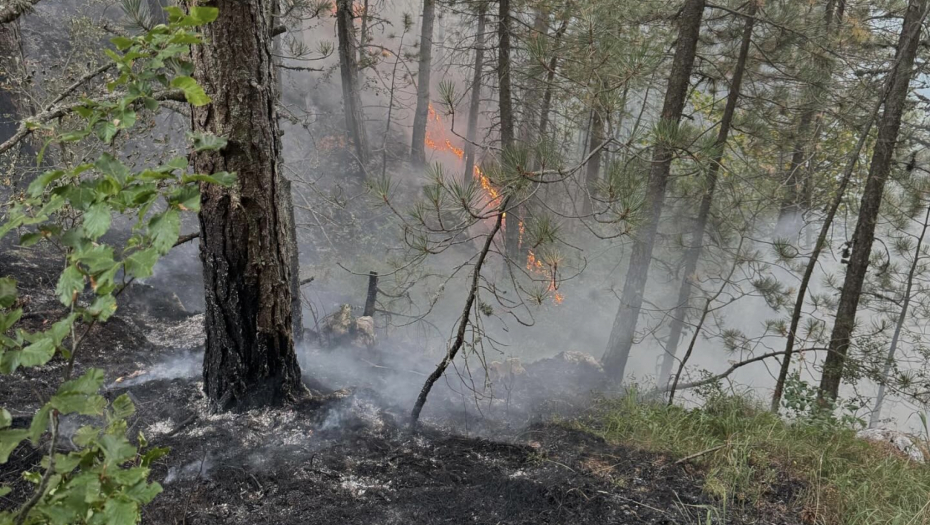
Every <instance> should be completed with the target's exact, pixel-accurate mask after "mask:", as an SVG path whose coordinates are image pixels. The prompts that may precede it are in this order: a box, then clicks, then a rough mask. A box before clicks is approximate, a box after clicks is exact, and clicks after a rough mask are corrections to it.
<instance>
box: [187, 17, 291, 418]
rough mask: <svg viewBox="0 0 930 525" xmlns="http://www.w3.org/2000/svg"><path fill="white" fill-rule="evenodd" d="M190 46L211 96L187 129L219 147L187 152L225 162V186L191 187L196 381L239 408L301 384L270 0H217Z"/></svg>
mask: <svg viewBox="0 0 930 525" xmlns="http://www.w3.org/2000/svg"><path fill="white" fill-rule="evenodd" d="M212 5H213V6H215V7H217V8H219V17H218V18H217V20H216V21H215V22H214V23H212V24H210V25H208V26H206V27H204V28H203V36H204V43H203V44H202V45H198V46H194V48H193V50H192V52H191V55H192V59H193V62H194V67H195V72H194V76H195V78H196V79H197V81H198V82H200V84H201V85H202V86H203V88H204V90H205V91H206V92H207V93H208V94H209V95H210V96H211V97H212V99H213V102H212V103H211V104H208V105H206V106H203V107H197V108H192V111H191V122H192V128H193V130H194V131H195V132H197V131H202V132H209V133H213V134H216V135H219V136H223V137H225V138H226V139H227V140H228V144H227V145H226V147H225V148H223V150H222V151H204V152H199V153H193V154H192V155H191V161H192V164H193V167H194V169H195V170H196V171H197V172H198V173H207V174H209V173H216V172H220V171H229V172H235V173H236V174H237V175H238V177H237V182H236V184H235V185H234V186H233V187H231V188H224V187H220V186H218V185H209V184H204V185H203V186H202V187H201V210H200V232H201V234H200V246H201V249H200V255H201V259H202V261H203V272H204V285H205V291H206V312H205V329H206V335H207V340H206V353H205V355H204V363H203V377H204V390H205V391H206V394H207V396H208V398H209V399H210V401H211V403H212V404H213V406H214V408H216V409H219V410H226V409H247V408H251V407H255V406H261V405H266V404H280V403H283V402H286V401H289V400H292V399H293V398H295V397H296V396H297V394H298V393H299V392H300V391H301V389H302V386H301V380H300V367H299V366H298V364H297V357H296V355H295V353H294V341H293V334H292V317H291V308H292V301H291V289H290V283H291V274H290V272H291V266H290V264H291V257H292V255H293V254H292V253H291V250H290V248H289V247H290V246H292V245H291V244H289V243H288V242H287V225H286V222H287V220H286V218H285V217H282V207H281V206H280V203H279V200H280V199H281V190H280V186H281V185H282V184H284V179H283V175H282V174H281V173H280V171H279V164H278V156H279V152H280V148H281V145H280V139H279V135H278V126H277V119H276V114H275V103H276V101H277V99H278V96H277V84H276V82H275V76H274V75H275V69H274V61H273V58H272V40H271V28H272V27H273V26H274V18H273V14H272V13H273V4H272V1H271V0H244V1H232V0H217V1H215V2H212Z"/></svg>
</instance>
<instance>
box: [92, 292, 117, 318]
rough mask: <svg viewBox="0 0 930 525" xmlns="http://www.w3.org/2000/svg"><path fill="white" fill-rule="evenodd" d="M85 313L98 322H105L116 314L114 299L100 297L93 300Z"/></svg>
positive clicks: (108, 296)
mask: <svg viewBox="0 0 930 525" xmlns="http://www.w3.org/2000/svg"><path fill="white" fill-rule="evenodd" d="M87 313H88V314H90V315H91V316H92V317H96V318H97V319H98V320H100V321H106V320H107V319H109V318H110V316H111V315H113V314H114V313H116V298H115V297H113V296H112V295H101V296H100V297H97V298H96V299H94V303H93V304H91V305H90V307H89V308H88V309H87Z"/></svg>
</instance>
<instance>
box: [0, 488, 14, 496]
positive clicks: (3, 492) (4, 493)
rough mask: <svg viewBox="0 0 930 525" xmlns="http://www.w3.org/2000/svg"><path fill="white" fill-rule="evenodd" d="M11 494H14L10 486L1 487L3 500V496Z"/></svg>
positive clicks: (0, 492)
mask: <svg viewBox="0 0 930 525" xmlns="http://www.w3.org/2000/svg"><path fill="white" fill-rule="evenodd" d="M10 492H13V489H12V488H10V487H9V486H8V485H0V498H2V497H3V496H6V495H7V494H9V493H10Z"/></svg>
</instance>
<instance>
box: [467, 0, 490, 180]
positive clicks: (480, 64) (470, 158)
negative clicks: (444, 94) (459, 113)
mask: <svg viewBox="0 0 930 525" xmlns="http://www.w3.org/2000/svg"><path fill="white" fill-rule="evenodd" d="M487 13H488V4H487V3H486V2H484V1H482V2H479V4H478V32H477V33H476V34H475V72H474V75H473V76H472V79H471V99H470V101H469V104H468V129H467V130H466V131H465V138H466V140H465V180H468V178H469V177H472V176H473V175H474V171H475V141H476V140H477V138H478V114H479V112H480V110H481V74H482V70H483V69H484V40H485V35H484V31H485V23H486V20H487Z"/></svg>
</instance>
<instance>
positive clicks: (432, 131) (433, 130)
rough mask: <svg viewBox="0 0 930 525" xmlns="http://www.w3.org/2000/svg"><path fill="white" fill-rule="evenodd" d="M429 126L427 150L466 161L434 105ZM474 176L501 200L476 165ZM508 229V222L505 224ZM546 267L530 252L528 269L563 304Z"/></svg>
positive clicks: (522, 229)
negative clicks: (543, 278) (447, 154)
mask: <svg viewBox="0 0 930 525" xmlns="http://www.w3.org/2000/svg"><path fill="white" fill-rule="evenodd" d="M428 122H429V124H428V125H427V127H426V137H425V139H424V140H423V143H424V144H425V145H426V147H427V148H429V149H431V150H433V151H439V152H442V151H448V152H450V153H452V154H453V155H455V156H456V157H458V159H459V160H464V159H465V150H464V149H462V148H459V147H456V146H455V145H454V144H452V140H451V139H450V138H448V137H447V136H446V127H445V125H444V124H443V121H442V117H441V116H440V115H439V113H437V112H436V110H435V109H434V108H433V105H432V104H430V105H429V118H428ZM474 176H475V178H476V179H477V180H478V183H479V184H481V188H482V189H483V190H484V192H485V194H486V195H487V196H488V199H489V200H490V202H492V203H493V202H496V201H497V200H499V198H500V192H498V191H497V189H496V188H495V187H494V186H493V185H492V184H491V181H490V179H488V177H487V176H485V175H484V173H482V171H481V168H480V167H478V166H477V165H475V167H474ZM506 218H507V215H506V214H504V220H505V221H506ZM504 227H505V228H506V222H505V223H504ZM519 229H520V237H519V241H518V242H519V245H522V244H523V235H524V233H525V231H526V225H525V224H524V223H523V221H520V222H519ZM546 266H547V265H544V264H543V262H542V261H540V260H539V259H537V258H536V254H535V253H533V250H529V251H528V252H527V255H526V269H527V270H528V271H530V272H532V273H534V274H536V275H538V276H543V277H545V278H546V279H547V280H548V281H549V287H548V288H547V289H546V291H547V292H549V293H552V300H553V302H555V304H562V301H564V300H565V297H564V296H563V295H562V294H561V293H559V292H558V283H557V280H556V267H555V266H553V267H552V270H551V271H550V270H549V269H548V268H547V267H546Z"/></svg>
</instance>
